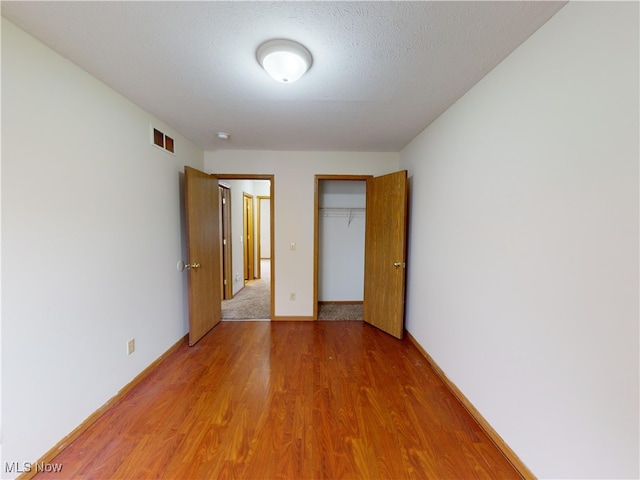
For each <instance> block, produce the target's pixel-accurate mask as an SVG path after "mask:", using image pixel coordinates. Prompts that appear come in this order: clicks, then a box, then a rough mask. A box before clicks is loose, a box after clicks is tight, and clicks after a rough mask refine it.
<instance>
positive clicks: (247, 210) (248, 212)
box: [242, 193, 255, 281]
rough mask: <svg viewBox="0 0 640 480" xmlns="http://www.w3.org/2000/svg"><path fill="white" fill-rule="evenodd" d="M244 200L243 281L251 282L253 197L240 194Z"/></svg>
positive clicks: (253, 275)
mask: <svg viewBox="0 0 640 480" xmlns="http://www.w3.org/2000/svg"><path fill="white" fill-rule="evenodd" d="M242 197H243V200H244V279H245V280H246V281H249V280H253V279H254V278H255V274H254V262H255V258H254V253H253V252H254V248H253V242H254V236H253V196H252V195H249V194H248V193H243V194H242Z"/></svg>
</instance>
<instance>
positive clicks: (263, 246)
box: [258, 197, 271, 259]
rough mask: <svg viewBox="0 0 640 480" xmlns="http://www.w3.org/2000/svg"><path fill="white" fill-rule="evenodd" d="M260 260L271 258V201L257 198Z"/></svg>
mask: <svg viewBox="0 0 640 480" xmlns="http://www.w3.org/2000/svg"><path fill="white" fill-rule="evenodd" d="M258 202H259V207H260V209H259V213H260V225H259V228H260V239H259V241H260V258H261V259H262V258H271V217H270V213H271V199H270V198H264V197H262V198H259V199H258Z"/></svg>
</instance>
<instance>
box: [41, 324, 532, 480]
mask: <svg viewBox="0 0 640 480" xmlns="http://www.w3.org/2000/svg"><path fill="white" fill-rule="evenodd" d="M53 462H55V463H62V464H63V469H62V472H61V473H57V474H48V473H40V474H38V475H37V476H36V477H35V478H37V479H47V478H52V479H57V480H60V479H62V478H65V479H66V478H73V479H224V478H246V479H276V478H281V479H298V478H301V479H302V478H309V479H311V478H313V479H315V478H317V479H334V478H335V479H338V478H349V479H350V478H366V479H373V478H392V479H401V478H417V479H438V480H439V479H476V478H477V479H498V478H504V479H513V478H518V479H519V478H521V477H520V476H519V475H518V473H517V472H516V471H515V470H514V469H513V468H512V467H511V465H510V464H509V463H508V462H507V460H506V459H505V458H504V457H503V455H502V454H501V453H500V452H499V451H498V450H497V449H496V448H495V447H494V445H493V444H492V443H491V441H490V440H489V438H488V437H487V436H486V435H485V434H484V432H482V430H480V428H479V427H478V426H477V424H476V423H475V421H474V420H473V419H472V418H471V417H470V416H469V415H468V413H467V412H466V410H464V408H463V407H462V406H461V405H460V404H459V403H458V402H457V400H456V399H455V398H454V397H453V395H452V394H451V393H450V391H449V390H448V389H447V387H446V386H445V385H444V384H443V383H442V381H441V380H440V379H439V378H438V377H437V375H436V374H435V372H434V371H433V369H432V368H431V367H430V366H429V364H428V363H427V361H426V360H425V359H424V357H423V356H422V355H421V354H420V352H418V350H417V349H416V348H415V346H414V345H413V344H411V343H410V341H409V340H406V339H405V340H397V339H395V338H393V337H391V336H389V335H386V334H384V333H382V332H381V331H379V330H377V329H375V328H374V327H371V326H370V325H367V324H364V323H363V322H222V323H221V324H219V325H218V326H217V327H215V328H214V329H213V330H212V331H211V332H210V333H209V334H207V335H206V336H205V337H204V338H203V339H202V340H201V341H200V342H199V343H198V344H197V345H195V346H194V347H188V346H186V344H185V345H184V347H180V348H179V349H178V350H177V351H176V352H174V353H173V354H172V355H171V356H169V357H168V358H167V359H166V360H165V361H164V362H163V363H161V364H160V365H159V366H158V368H156V369H155V370H154V371H153V372H152V373H151V374H150V375H149V376H148V377H147V378H146V379H145V380H143V381H142V382H141V384H140V385H138V386H137V387H136V388H135V389H133V390H132V391H131V392H129V394H127V396H125V397H124V398H123V399H122V400H121V401H120V402H118V403H116V404H115V405H114V406H113V408H111V409H110V410H108V411H107V412H106V413H105V414H104V415H103V416H102V417H101V418H100V419H99V420H98V421H97V422H96V423H94V424H93V425H92V426H91V427H89V429H88V430H87V431H86V432H84V433H83V434H82V435H81V436H80V437H79V438H78V439H76V440H75V441H74V442H73V443H72V444H70V445H69V446H68V447H67V448H66V449H65V450H64V451H63V452H62V453H60V455H58V456H57V457H56V458H55V459H54V460H53Z"/></svg>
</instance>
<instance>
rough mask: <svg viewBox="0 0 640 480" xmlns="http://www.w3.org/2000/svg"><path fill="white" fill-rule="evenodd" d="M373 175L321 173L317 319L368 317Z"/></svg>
mask: <svg viewBox="0 0 640 480" xmlns="http://www.w3.org/2000/svg"><path fill="white" fill-rule="evenodd" d="M367 178H370V176H369V175H317V176H316V188H315V193H316V198H315V260H316V261H315V262H314V265H315V270H316V271H315V275H314V280H315V281H314V312H313V313H314V318H315V319H320V320H338V319H339V320H362V319H363V289H364V246H365V206H366V180H367Z"/></svg>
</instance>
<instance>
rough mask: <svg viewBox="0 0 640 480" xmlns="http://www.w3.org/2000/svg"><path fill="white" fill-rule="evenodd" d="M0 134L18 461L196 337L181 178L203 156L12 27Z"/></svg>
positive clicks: (8, 383) (5, 43) (8, 406)
mask: <svg viewBox="0 0 640 480" xmlns="http://www.w3.org/2000/svg"><path fill="white" fill-rule="evenodd" d="M150 124H153V125H155V126H157V127H158V128H160V129H161V130H163V131H165V132H166V133H167V134H169V135H171V136H173V138H174V139H175V148H176V155H175V156H173V155H171V154H168V153H166V152H164V151H162V150H160V149H158V148H156V147H152V146H150V134H149V129H150ZM2 140H3V141H2V200H3V203H2V255H3V265H2V287H3V290H2V300H3V302H2V329H3V331H2V334H3V335H2V360H3V361H2V393H3V398H2V411H3V412H2V413H3V425H2V428H3V431H2V441H3V449H2V453H3V456H4V459H3V461H8V462H14V461H15V462H20V463H22V462H34V461H35V460H36V459H38V458H39V457H40V456H41V455H43V454H44V453H45V452H46V451H47V450H49V449H50V448H51V447H53V446H54V445H55V444H56V443H57V442H58V441H60V440H61V439H62V438H63V437H64V436H65V435H67V434H68V433H69V432H71V431H72V430H73V429H74V428H75V427H76V426H78V425H79V424H80V423H81V422H82V421H83V420H85V419H86V418H87V417H88V416H89V415H90V414H91V413H93V412H94V411H95V410H96V409H98V408H99V407H100V406H101V405H102V404H104V403H105V402H106V401H107V400H108V399H110V398H111V397H112V396H114V395H115V394H116V393H117V392H118V391H119V390H120V389H121V388H122V387H123V386H124V385H125V384H126V383H127V382H129V381H130V380H132V379H133V378H134V377H135V376H136V375H137V374H138V373H140V372H141V371H142V370H143V369H144V368H145V367H146V366H148V365H149V364H150V363H151V362H152V361H153V360H155V359H156V358H157V357H158V356H160V355H161V354H162V353H163V352H164V351H166V350H167V349H168V348H169V347H170V346H171V345H173V344H174V343H175V342H176V341H178V339H180V338H181V337H182V336H183V335H184V334H185V333H186V332H187V330H188V319H187V304H186V302H185V297H184V293H185V282H186V276H185V275H184V274H181V273H178V271H177V269H176V263H177V261H178V260H179V259H180V258H183V259H184V258H186V257H185V256H184V239H183V238H182V235H181V232H182V231H184V229H183V226H182V225H183V219H182V218H181V217H182V213H181V212H182V209H181V198H182V193H181V172H182V171H183V167H184V165H190V166H193V167H195V168H199V169H203V167H204V165H203V161H204V160H203V152H202V151H201V150H199V149H198V148H196V147H195V146H194V145H192V144H191V143H189V142H188V141H187V140H185V139H184V138H183V137H182V136H180V135H179V134H178V133H177V132H175V131H173V130H171V129H170V128H168V127H167V126H166V125H163V124H161V123H160V122H157V121H156V120H155V119H154V118H152V117H151V116H150V115H149V114H147V113H145V112H144V111H142V110H140V109H139V108H138V107H136V106H134V105H133V104H132V103H130V102H129V101H127V100H125V99H124V98H123V97H121V96H120V95H118V94H116V93H115V92H114V91H112V90H111V89H109V88H108V87H107V86H105V85H104V84H102V83H100V82H98V81H97V80H96V79H94V78H93V77H91V76H90V75H89V74H87V73H86V72H84V71H82V70H80V69H78V68H77V67H76V66H74V65H73V64H72V63H71V62H69V61H67V60H65V59H63V58H62V57H60V56H58V55H57V54H56V53H54V52H53V51H52V50H50V49H49V48H47V47H46V46H44V45H43V44H41V43H39V42H38V41H36V40H34V39H33V38H32V37H30V36H29V35H27V34H25V33H24V32H23V31H21V30H19V29H18V28H17V27H15V26H14V25H13V24H11V23H9V22H7V21H5V20H4V19H3V20H2ZM130 338H135V340H136V351H135V352H134V353H133V354H132V355H131V356H127V355H126V347H125V346H126V342H127V340H129V339H130ZM3 470H4V463H3Z"/></svg>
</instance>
